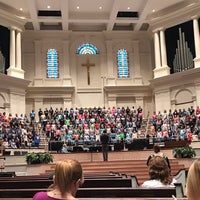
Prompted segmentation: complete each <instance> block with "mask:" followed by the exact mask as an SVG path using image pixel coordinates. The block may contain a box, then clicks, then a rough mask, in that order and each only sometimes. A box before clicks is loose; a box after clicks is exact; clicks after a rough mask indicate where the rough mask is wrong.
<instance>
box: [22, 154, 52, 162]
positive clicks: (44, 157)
mask: <svg viewBox="0 0 200 200" xmlns="http://www.w3.org/2000/svg"><path fill="white" fill-rule="evenodd" d="M26 162H27V164H42V163H44V164H47V163H50V162H53V156H52V155H51V154H50V153H48V152H44V153H41V152H39V153H34V152H33V153H27V154H26Z"/></svg>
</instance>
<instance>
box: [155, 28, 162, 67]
mask: <svg viewBox="0 0 200 200" xmlns="http://www.w3.org/2000/svg"><path fill="white" fill-rule="evenodd" d="M154 52H155V65H156V66H155V68H159V67H161V59H160V40H159V34H158V32H155V33H154Z"/></svg>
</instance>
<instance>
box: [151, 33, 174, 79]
mask: <svg viewBox="0 0 200 200" xmlns="http://www.w3.org/2000/svg"><path fill="white" fill-rule="evenodd" d="M154 39H155V40H154V44H155V63H156V68H155V69H154V78H159V77H163V76H167V75H169V74H170V68H169V67H168V66H167V52H166V44H165V32H164V30H161V31H160V40H159V35H158V33H157V32H155V34H154ZM159 41H160V43H159ZM159 46H160V47H159Z"/></svg>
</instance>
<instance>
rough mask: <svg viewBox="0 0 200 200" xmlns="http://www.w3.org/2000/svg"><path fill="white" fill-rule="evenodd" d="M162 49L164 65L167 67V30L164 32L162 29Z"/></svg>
mask: <svg viewBox="0 0 200 200" xmlns="http://www.w3.org/2000/svg"><path fill="white" fill-rule="evenodd" d="M160 50H161V63H162V67H166V66H167V52H166V43H165V32H164V30H161V31H160Z"/></svg>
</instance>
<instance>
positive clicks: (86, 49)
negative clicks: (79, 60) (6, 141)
mask: <svg viewBox="0 0 200 200" xmlns="http://www.w3.org/2000/svg"><path fill="white" fill-rule="evenodd" d="M76 53H77V54H79V55H82V54H98V53H99V50H98V48H97V47H96V46H95V45H93V44H90V43H84V44H82V45H80V46H79V47H78V49H77V50H76Z"/></svg>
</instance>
